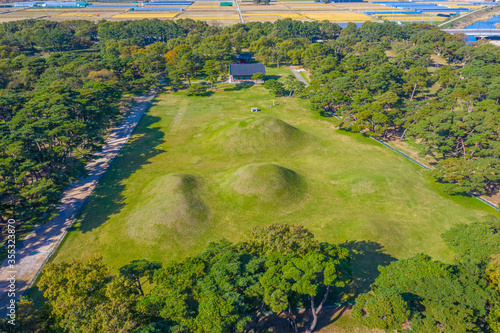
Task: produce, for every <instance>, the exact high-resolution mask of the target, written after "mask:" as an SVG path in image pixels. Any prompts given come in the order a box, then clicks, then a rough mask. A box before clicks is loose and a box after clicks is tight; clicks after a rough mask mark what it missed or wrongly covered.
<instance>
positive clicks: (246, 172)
mask: <svg viewBox="0 0 500 333" xmlns="http://www.w3.org/2000/svg"><path fill="white" fill-rule="evenodd" d="M227 183H228V184H229V186H230V187H231V188H232V189H233V190H234V191H236V193H238V194H240V195H243V196H245V197H248V198H253V199H257V200H258V201H260V202H269V203H274V204H279V203H282V202H288V201H292V200H297V199H299V198H301V197H303V195H304V194H305V192H306V190H307V182H306V179H305V178H304V177H303V176H301V175H299V174H298V173H296V172H295V171H293V170H290V169H287V168H284V167H282V166H279V165H276V164H270V163H261V164H250V165H247V166H244V167H242V168H239V169H238V170H236V171H235V172H233V173H232V174H231V175H230V176H229V177H228V182H227Z"/></svg>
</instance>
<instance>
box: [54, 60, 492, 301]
mask: <svg viewBox="0 0 500 333" xmlns="http://www.w3.org/2000/svg"><path fill="white" fill-rule="evenodd" d="M274 72H275V73H287V70H285V69H280V70H274ZM273 100H274V101H275V106H274V107H270V105H272V103H273ZM251 107H259V109H260V110H261V111H260V112H257V113H251V112H250V108H251ZM336 124H337V121H336V120H335V119H333V118H325V117H321V116H320V115H319V114H318V113H317V112H313V111H311V109H310V106H309V101H307V100H303V99H299V98H274V97H271V96H270V95H269V93H268V92H267V90H265V89H264V88H263V87H262V86H261V85H255V86H252V87H250V88H243V89H239V88H238V86H235V85H219V86H218V91H217V92H216V93H214V94H212V95H211V96H207V97H187V96H186V92H185V91H182V92H177V93H164V94H161V95H160V96H159V97H158V98H157V99H156V101H155V103H154V105H153V107H152V108H151V109H150V110H149V112H147V113H146V115H145V116H144V118H143V119H142V121H141V122H140V124H139V125H138V127H137V129H136V131H135V132H134V134H133V136H132V138H131V140H130V141H129V143H128V144H127V145H126V147H125V148H124V150H123V151H122V153H121V154H120V156H119V157H118V158H117V159H116V160H115V161H114V163H113V165H112V166H111V168H110V170H109V171H108V172H107V173H106V175H105V176H104V177H103V179H102V181H101V183H100V184H99V186H98V188H97V189H96V191H95V193H94V195H93V196H92V197H91V198H90V199H89V201H88V202H87V204H86V206H85V207H84V209H83V212H82V214H81V216H80V217H79V219H78V220H77V221H76V222H75V224H74V226H73V227H72V229H71V230H70V232H69V233H68V235H67V236H66V239H65V240H64V242H63V244H62V245H61V247H60V249H59V250H58V252H57V254H56V255H55V257H54V259H53V260H54V261H55V262H61V261H65V260H69V259H73V258H86V257H88V256H90V255H92V254H94V253H96V254H100V255H102V256H103V257H104V260H105V262H106V263H107V264H109V265H110V266H111V267H112V268H113V269H114V270H117V269H118V268H119V267H121V266H123V265H125V264H127V263H129V262H130V261H131V260H134V259H142V258H145V259H149V260H158V261H162V262H168V261H170V260H179V259H182V258H183V257H185V256H189V255H194V254H197V253H199V252H201V251H203V250H204V248H205V246H206V245H207V244H208V243H209V242H211V241H216V240H218V239H221V238H222V237H225V238H227V239H229V240H231V241H235V242H236V241H240V240H245V239H246V238H247V237H248V235H249V233H250V231H251V229H252V227H254V226H257V225H267V224H269V223H274V222H278V223H298V224H303V225H304V226H306V227H307V228H309V229H310V230H311V231H312V232H313V233H314V234H315V235H316V237H317V238H319V239H320V240H322V241H328V242H332V243H342V244H344V245H345V246H347V247H348V248H349V249H351V250H352V251H353V255H354V259H355V266H354V269H355V274H356V280H355V288H356V290H355V292H360V291H366V290H367V289H366V288H367V287H368V285H369V284H370V283H371V282H372V281H373V278H374V277H375V276H376V271H377V266H378V265H379V264H387V263H389V262H390V261H391V260H394V259H395V258H402V257H408V256H411V255H413V254H416V253H419V252H426V253H428V254H430V255H431V256H433V257H435V258H437V259H441V260H446V261H450V260H451V253H450V252H449V251H448V250H447V248H446V246H445V245H444V244H443V242H442V241H441V238H440V235H441V233H442V232H443V231H444V230H446V229H448V228H450V227H451V226H452V225H454V224H456V223H461V222H466V223H468V222H472V221H476V220H478V219H480V218H481V217H483V216H485V215H487V214H496V213H495V212H494V210H493V209H491V208H488V207H487V206H486V205H484V204H482V203H480V202H479V201H478V200H476V199H473V198H465V197H460V196H455V197H454V196H449V195H446V194H444V193H442V192H441V191H440V190H439V189H438V187H437V186H436V184H434V183H433V182H432V181H431V180H430V179H428V178H427V177H426V171H425V170H423V169H421V168H420V167H418V166H416V165H415V164H413V163H411V162H410V161H407V160H406V159H404V158H403V157H401V156H399V155H397V154H395V153H394V152H392V151H390V150H388V149H387V148H384V147H383V146H382V145H380V144H378V143H376V142H374V141H373V140H371V139H369V138H366V137H363V136H362V135H361V134H358V133H348V132H344V131H339V130H337V129H336Z"/></svg>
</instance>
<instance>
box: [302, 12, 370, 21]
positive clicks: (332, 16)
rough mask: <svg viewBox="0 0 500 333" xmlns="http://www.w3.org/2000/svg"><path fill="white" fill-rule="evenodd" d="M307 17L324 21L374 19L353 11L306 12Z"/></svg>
mask: <svg viewBox="0 0 500 333" xmlns="http://www.w3.org/2000/svg"><path fill="white" fill-rule="evenodd" d="M304 16H306V17H307V18H310V19H313V20H318V21H323V20H329V21H334V22H352V21H372V20H374V18H373V17H371V16H368V15H365V14H360V13H353V12H337V13H304Z"/></svg>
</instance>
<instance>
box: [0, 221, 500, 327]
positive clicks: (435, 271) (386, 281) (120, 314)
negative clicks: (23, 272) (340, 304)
mask: <svg viewBox="0 0 500 333" xmlns="http://www.w3.org/2000/svg"><path fill="white" fill-rule="evenodd" d="M499 227H500V224H499V222H498V220H495V219H493V218H490V219H485V220H484V221H482V222H477V223H472V224H468V225H465V224H463V225H457V226H455V227H453V228H452V229H450V230H448V231H446V232H445V233H444V234H443V239H444V241H445V243H446V244H447V245H448V246H449V247H450V248H451V249H452V250H453V251H454V252H455V254H456V258H457V259H456V261H455V263H454V264H445V263H442V262H439V261H436V260H432V258H430V257H429V256H427V255H425V254H418V255H416V256H414V257H411V258H406V259H401V260H398V261H395V262H392V263H391V264H390V265H389V266H386V267H379V270H380V275H379V277H378V278H377V279H376V281H375V283H374V284H373V291H372V292H369V293H366V294H361V295H359V296H358V297H357V299H356V304H355V306H354V308H353V311H352V314H353V318H354V319H355V320H356V321H357V324H358V325H359V326H364V327H368V328H377V329H383V330H387V331H392V332H402V331H403V330H406V331H408V330H411V331H412V332H421V333H429V332H454V333H456V332H460V333H466V332H493V333H494V332H500V257H499V255H498V253H500V234H499V233H498V228H499ZM363 260H367V259H363ZM162 266H163V267H162ZM351 266H352V259H351V256H350V253H349V251H348V250H347V249H345V248H342V247H341V246H337V245H334V244H329V243H324V242H323V243H320V242H318V241H317V240H316V239H315V238H314V236H313V235H312V234H311V233H310V232H309V231H308V230H307V229H305V228H304V227H302V226H298V225H286V224H271V225H269V226H265V227H257V228H255V229H254V231H253V232H252V235H251V236H250V237H249V240H248V241H246V242H242V243H237V244H234V243H231V242H229V241H227V240H224V239H222V240H220V241H218V242H215V243H210V244H209V245H208V247H207V248H206V250H205V252H203V253H201V254H199V255H196V256H194V257H189V258H186V259H185V260H182V261H173V262H169V263H168V264H165V265H162V264H160V263H158V262H150V261H147V260H134V261H132V262H131V263H130V264H128V265H125V266H123V267H122V268H120V269H119V273H118V274H112V273H110V269H109V267H107V266H106V265H105V264H104V263H103V261H102V258H100V257H92V258H89V259H88V260H85V261H77V260H73V261H71V262H65V263H60V264H49V265H47V267H46V268H45V270H44V274H43V275H42V277H41V279H40V283H39V284H38V286H39V287H40V288H41V290H42V291H43V293H44V296H45V298H46V299H47V302H46V303H45V306H44V307H43V308H42V309H36V308H35V307H34V306H33V303H32V302H31V301H30V300H29V299H26V298H24V299H22V300H21V301H20V302H19V304H18V309H17V316H18V317H17V325H18V327H22V329H21V330H19V328H15V327H12V326H11V325H9V324H7V323H5V322H4V323H3V326H0V327H1V328H2V329H3V332H6V333H8V332H20V331H22V332H33V333H41V332H49V333H59V332H86V333H87V332H88V333H90V332H95V333H97V332H99V333H107V332H109V333H119V332H123V333H125V332H134V333H146V332H147V333H166V332H176V333H192V332H200V333H204V332H210V333H236V332H264V331H265V332H267V331H268V329H269V328H270V327H269V323H268V321H266V320H264V319H265V317H266V316H269V315H270V314H275V315H276V314H278V315H281V316H282V317H284V318H286V320H287V321H288V324H289V328H288V329H286V331H289V332H298V331H305V332H309V333H310V332H314V331H315V330H316V328H317V323H318V318H320V316H321V314H322V310H323V309H324V306H325V305H327V304H329V302H332V301H339V300H340V299H341V298H342V297H344V296H346V294H348V291H346V289H342V288H337V287H343V286H345V285H348V284H349V283H350V282H351V280H352V271H351V270H352V269H351ZM358 274H362V273H361V272H359V273H358ZM299 308H305V309H306V311H305V315H304V316H301V317H300V318H301V319H300V320H299V319H298V318H299V317H298V309H299ZM266 323H267V324H266ZM16 329H17V331H16Z"/></svg>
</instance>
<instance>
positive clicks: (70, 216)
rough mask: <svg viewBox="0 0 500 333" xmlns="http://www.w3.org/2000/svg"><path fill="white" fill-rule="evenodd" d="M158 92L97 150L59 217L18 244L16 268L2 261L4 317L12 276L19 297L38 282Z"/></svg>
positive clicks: (138, 106)
mask: <svg viewBox="0 0 500 333" xmlns="http://www.w3.org/2000/svg"><path fill="white" fill-rule="evenodd" d="M156 93H157V90H153V91H151V92H150V94H149V95H147V96H141V97H139V98H138V100H137V102H136V103H135V105H134V106H133V107H132V110H131V111H130V114H129V115H128V116H127V117H126V118H125V119H124V120H123V121H122V122H121V123H120V125H118V126H117V127H116V128H115V129H114V130H113V131H112V132H111V134H110V135H109V137H108V138H107V140H106V142H105V145H104V147H103V149H102V151H101V152H99V153H96V154H95V156H96V158H95V159H94V160H93V161H92V162H90V163H89V164H88V165H87V166H86V169H87V170H88V177H87V178H84V179H82V180H78V181H75V182H73V183H71V184H70V186H69V187H68V188H67V189H66V190H65V191H64V193H63V195H62V199H61V205H60V207H59V211H60V213H59V216H57V217H56V218H54V219H52V220H51V221H49V222H47V223H46V224H44V225H41V226H39V227H37V228H36V229H35V230H34V231H33V232H32V233H31V234H30V235H28V236H27V237H26V239H25V240H24V241H23V242H22V244H21V245H20V244H16V245H17V253H16V258H15V260H16V264H15V266H14V269H13V270H12V269H11V268H9V266H8V265H7V260H5V261H4V262H3V263H2V265H1V266H0V318H4V317H5V316H6V314H7V312H6V310H7V309H6V308H5V307H6V306H7V304H8V302H10V298H9V296H8V289H9V282H8V279H9V277H10V276H11V275H15V280H16V286H15V290H16V297H19V296H21V295H22V294H23V293H24V292H26V291H27V289H28V288H29V287H30V286H31V284H32V283H33V282H34V281H35V279H36V277H37V275H38V272H39V271H40V270H41V269H42V268H43V266H44V264H45V262H46V261H47V260H48V258H50V256H51V255H52V253H53V251H55V250H56V248H57V246H58V245H59V243H60V242H61V241H62V239H63V238H64V236H65V235H66V232H67V230H68V228H69V227H70V226H71V225H72V223H73V221H74V219H75V217H76V216H77V215H78V213H79V211H80V209H81V208H82V206H83V205H84V203H85V201H86V200H87V199H88V198H89V196H90V195H91V194H92V192H93V190H94V189H95V187H96V186H97V183H98V182H99V180H100V179H101V177H102V175H103V174H104V173H105V172H106V170H107V169H108V167H109V166H110V165H111V163H112V161H113V159H114V158H115V157H116V156H117V155H118V153H119V152H120V150H121V149H122V147H123V146H124V145H125V143H126V142H127V141H128V139H129V138H130V135H131V134H132V132H133V131H134V129H135V127H136V125H137V124H138V123H139V120H141V118H142V115H143V114H144V112H145V111H146V110H147V109H148V108H149V106H150V105H151V103H152V101H153V99H154V97H155V96H156Z"/></svg>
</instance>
